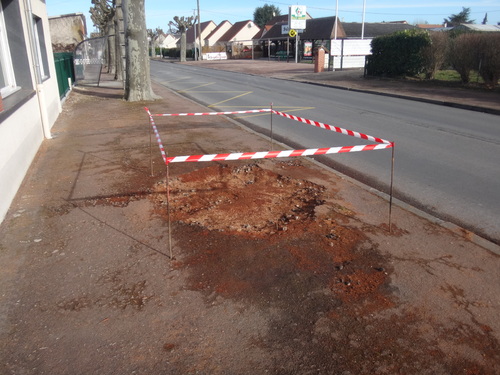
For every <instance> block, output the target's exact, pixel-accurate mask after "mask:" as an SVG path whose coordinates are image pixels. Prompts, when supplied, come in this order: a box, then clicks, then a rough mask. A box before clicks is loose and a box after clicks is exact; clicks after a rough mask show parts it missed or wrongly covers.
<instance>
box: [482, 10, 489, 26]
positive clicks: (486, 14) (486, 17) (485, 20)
mask: <svg viewBox="0 0 500 375" xmlns="http://www.w3.org/2000/svg"><path fill="white" fill-rule="evenodd" d="M487 23H488V13H485V14H484V18H483V22H482V24H483V25H486V24H487Z"/></svg>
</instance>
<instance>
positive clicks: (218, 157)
mask: <svg viewBox="0 0 500 375" xmlns="http://www.w3.org/2000/svg"><path fill="white" fill-rule="evenodd" d="M391 147H393V144H392V143H381V144H373V145H358V146H343V147H326V148H310V149H306V150H285V151H261V152H236V153H233V154H213V155H189V156H172V157H169V158H167V164H168V163H184V162H190V161H191V162H197V161H222V160H245V159H271V158H288V157H293V156H313V155H326V154H339V153H344V152H358V151H373V150H382V149H386V148H391Z"/></svg>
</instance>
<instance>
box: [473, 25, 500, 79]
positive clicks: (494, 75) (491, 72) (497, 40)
mask: <svg viewBox="0 0 500 375" xmlns="http://www.w3.org/2000/svg"><path fill="white" fill-rule="evenodd" d="M499 46H500V35H498V33H484V34H481V35H480V36H479V40H478V44H477V46H476V48H477V52H478V56H477V57H478V59H479V74H480V75H481V77H482V78H483V80H484V84H485V85H486V87H488V88H491V89H494V88H495V87H496V86H497V84H498V80H499V79H500V48H499Z"/></svg>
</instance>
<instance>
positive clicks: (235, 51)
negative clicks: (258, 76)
mask: <svg viewBox="0 0 500 375" xmlns="http://www.w3.org/2000/svg"><path fill="white" fill-rule="evenodd" d="M260 31H261V30H260V27H259V26H257V25H256V24H255V23H254V22H253V21H250V20H247V21H240V22H236V23H235V24H234V25H233V26H232V27H231V28H230V29H229V30H228V31H226V33H225V34H224V35H222V36H221V37H220V38H219V40H218V41H217V43H216V45H218V46H220V47H225V48H226V52H227V53H228V55H229V57H231V58H236V57H243V56H241V54H242V53H243V52H246V51H247V50H252V46H253V39H254V38H255V36H256V35H257V34H258V33H259V32H260ZM245 57H247V56H245Z"/></svg>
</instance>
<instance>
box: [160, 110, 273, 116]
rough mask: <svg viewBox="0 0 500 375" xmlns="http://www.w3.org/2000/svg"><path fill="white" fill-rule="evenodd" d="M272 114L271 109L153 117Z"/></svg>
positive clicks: (166, 114)
mask: <svg viewBox="0 0 500 375" xmlns="http://www.w3.org/2000/svg"><path fill="white" fill-rule="evenodd" d="M262 112H271V109H269V108H268V109H252V110H249V111H233V112H197V113H162V114H160V113H159V114H153V115H151V116H159V117H169V116H214V115H235V114H240V113H262Z"/></svg>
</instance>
